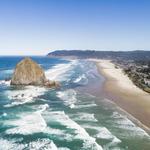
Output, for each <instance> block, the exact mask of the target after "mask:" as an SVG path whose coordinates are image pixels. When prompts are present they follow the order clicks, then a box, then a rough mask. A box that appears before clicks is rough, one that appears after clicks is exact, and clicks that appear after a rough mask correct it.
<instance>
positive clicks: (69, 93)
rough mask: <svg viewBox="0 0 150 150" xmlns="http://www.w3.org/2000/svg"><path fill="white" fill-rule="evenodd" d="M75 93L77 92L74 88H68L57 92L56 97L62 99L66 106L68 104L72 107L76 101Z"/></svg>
mask: <svg viewBox="0 0 150 150" xmlns="http://www.w3.org/2000/svg"><path fill="white" fill-rule="evenodd" d="M76 94H77V93H76V91H75V90H72V89H70V90H66V91H59V92H57V97H59V98H60V99H62V100H63V101H64V104H65V105H66V106H69V107H70V108H74V107H75V103H76V102H77V98H76Z"/></svg>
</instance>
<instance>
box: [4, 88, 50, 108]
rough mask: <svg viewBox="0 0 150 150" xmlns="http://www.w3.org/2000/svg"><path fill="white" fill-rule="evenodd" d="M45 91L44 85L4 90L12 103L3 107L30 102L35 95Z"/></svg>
mask: <svg viewBox="0 0 150 150" xmlns="http://www.w3.org/2000/svg"><path fill="white" fill-rule="evenodd" d="M46 91H47V90H46V88H44V87H35V86H26V87H25V89H23V90H11V91H10V90H9V91H6V92H5V95H6V96H8V98H9V99H10V100H12V103H11V104H7V105H5V107H12V106H15V105H21V104H25V103H30V102H32V100H33V99H34V98H35V97H38V96H41V95H43V94H44V93H45V92H46Z"/></svg>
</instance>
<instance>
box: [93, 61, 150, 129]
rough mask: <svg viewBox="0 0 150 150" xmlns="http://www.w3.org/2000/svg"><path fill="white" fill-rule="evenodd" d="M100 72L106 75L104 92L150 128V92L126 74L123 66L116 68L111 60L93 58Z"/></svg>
mask: <svg viewBox="0 0 150 150" xmlns="http://www.w3.org/2000/svg"><path fill="white" fill-rule="evenodd" d="M92 61H95V62H96V64H97V67H98V70H99V72H100V73H101V74H102V75H103V76H104V77H105V79H106V80H105V82H104V89H103V90H104V93H105V96H107V97H108V98H109V99H111V100H113V101H114V102H115V103H116V104H117V105H118V106H120V107H121V108H123V109H124V110H125V111H127V112H128V113H129V114H131V115H132V116H133V117H135V118H136V119H138V120H139V121H140V122H141V123H142V124H144V125H145V126H146V127H148V128H150V94H148V93H146V92H144V91H143V90H141V89H140V88H138V87H137V86H135V85H134V84H133V82H132V81H131V80H130V79H129V78H128V76H127V75H125V74H124V73H123V71H122V69H121V68H118V69H117V68H115V65H114V64H113V63H111V61H110V60H99V59H92Z"/></svg>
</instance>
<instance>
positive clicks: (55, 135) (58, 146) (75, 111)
mask: <svg viewBox="0 0 150 150" xmlns="http://www.w3.org/2000/svg"><path fill="white" fill-rule="evenodd" d="M32 58H33V59H34V60H35V61H36V62H38V64H40V65H41V67H43V68H44V70H45V73H46V77H47V78H48V79H50V80H57V81H59V82H60V83H61V85H62V86H61V88H59V89H48V88H44V87H34V86H26V87H15V86H10V81H5V79H9V78H11V76H12V73H13V70H14V68H15V65H16V63H18V62H19V61H20V60H21V59H22V57H0V150H149V149H150V136H149V134H148V133H146V132H145V131H144V130H143V129H142V128H140V127H138V126H137V125H136V124H135V123H133V121H131V120H130V119H129V118H128V116H127V115H126V114H125V113H121V111H120V109H119V108H118V107H117V106H116V105H115V104H114V103H113V102H112V101H110V100H108V99H106V98H104V97H101V96H100V95H99V96H97V97H96V96H94V95H92V94H90V92H87V90H85V91H84V90H82V89H84V88H85V87H87V88H88V87H89V88H90V87H91V86H92V85H94V84H96V83H98V84H101V83H102V82H101V81H102V80H103V77H102V76H100V75H99V74H98V72H97V68H96V66H95V64H94V63H93V62H89V61H88V60H63V59H57V58H48V57H32Z"/></svg>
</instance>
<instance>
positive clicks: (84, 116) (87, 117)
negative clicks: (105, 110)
mask: <svg viewBox="0 0 150 150" xmlns="http://www.w3.org/2000/svg"><path fill="white" fill-rule="evenodd" d="M74 119H75V120H77V121H88V122H89V121H90V122H97V121H98V120H97V119H96V118H95V116H94V114H89V113H77V114H76V115H75V118H74Z"/></svg>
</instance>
